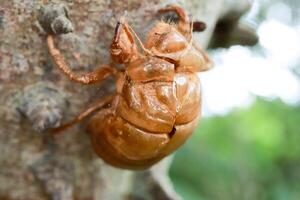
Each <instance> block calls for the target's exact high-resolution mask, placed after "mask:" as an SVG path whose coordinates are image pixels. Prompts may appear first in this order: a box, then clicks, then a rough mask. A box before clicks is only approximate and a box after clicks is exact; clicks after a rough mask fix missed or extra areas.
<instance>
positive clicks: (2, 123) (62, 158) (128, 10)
mask: <svg viewBox="0 0 300 200" xmlns="http://www.w3.org/2000/svg"><path fill="white" fill-rule="evenodd" d="M50 2H55V3H59V4H60V3H61V4H64V5H66V6H67V7H68V9H69V17H70V20H71V22H72V24H73V26H74V33H70V34H66V35H61V36H58V37H56V38H55V40H56V44H57V45H58V47H59V48H60V49H61V50H62V52H63V54H64V56H65V57H66V59H67V61H68V63H69V64H70V66H71V67H72V69H73V70H74V71H76V72H84V71H90V70H92V69H93V68H94V67H96V65H97V64H99V63H103V64H104V63H109V62H110V59H109V46H110V41H111V39H112V37H113V34H114V27H115V25H116V22H117V20H118V18H119V17H120V16H122V15H124V14H126V18H127V20H128V22H129V24H131V25H132V26H133V28H134V30H136V32H137V33H138V35H140V36H142V37H143V36H145V34H146V32H147V30H148V29H149V27H151V26H152V25H153V24H154V23H155V20H157V19H158V18H157V16H156V10H157V9H158V8H160V7H162V6H164V5H166V4H167V3H170V2H171V3H179V5H182V6H183V7H184V8H185V9H186V10H187V11H188V12H189V13H190V14H191V15H192V16H193V20H200V21H204V22H206V23H207V27H208V28H207V30H206V31H205V32H204V33H201V34H200V33H197V34H195V37H194V38H195V40H196V42H198V43H200V44H201V45H202V47H206V46H207V45H208V42H209V40H210V38H211V36H212V33H213V30H214V27H215V25H216V23H217V21H218V20H219V18H220V17H221V16H224V10H226V9H227V7H226V5H227V4H228V3H226V2H228V0H227V1H225V0H210V1H205V0H193V1H187V0H186V1H184V0H181V1H164V0H151V1H146V0H129V1H118V0H111V1H108V0H74V1H69V0H61V1H50V0H35V1H33V0H0V199H11V200H27V199H30V200H43V199H53V200H69V199H77V200H87V199H95V200H102V199H105V200H107V199H108V200H110V199H112V200H118V199H146V200H148V199H149V200H150V199H180V197H179V196H178V195H176V193H175V192H174V191H173V189H172V186H171V184H170V182H169V180H168V177H167V169H168V166H169V160H168V159H165V160H164V161H162V162H161V163H159V164H158V165H157V166H154V167H153V168H152V169H150V170H146V171H139V172H132V171H126V170H120V169H116V168H113V167H110V166H109V165H106V164H105V163H103V161H102V160H101V159H99V158H98V157H97V156H96V155H95V154H94V152H93V150H92V147H91V144H90V141H89V138H88V136H87V135H85V134H84V128H83V127H84V123H83V125H77V126H75V127H72V128H71V129H69V130H67V131H66V133H65V134H62V135H59V136H58V137H56V138H54V139H53V138H50V137H49V136H48V135H47V133H46V131H45V130H46V129H47V128H51V127H54V126H55V125H57V124H58V123H60V122H65V121H67V120H68V119H71V118H72V117H73V116H75V115H76V114H78V113H79V112H80V111H82V110H84V109H85V108H87V107H88V106H89V105H90V104H91V103H92V102H94V101H95V100H97V99H99V98H102V97H103V96H105V95H107V94H109V93H111V92H112V91H113V90H114V84H113V81H112V80H111V79H108V80H107V81H104V82H103V83H100V84H96V85H93V86H84V85H80V84H76V83H73V82H71V81H69V80H68V79H67V78H66V77H65V76H64V75H62V74H61V73H60V71H59V70H58V69H57V68H56V67H55V66H54V64H53V63H52V62H51V60H50V57H49V54H48V52H47V47H46V43H45V42H46V34H45V32H44V31H43V29H42V28H41V26H40V25H39V23H38V21H37V10H38V9H39V8H40V7H41V6H43V5H46V4H48V3H50ZM241 2H243V1H241ZM245 2H246V1H245ZM225 8H226V9H225ZM228 10H229V9H228ZM228 10H227V11H226V12H230V11H228ZM169 159H170V158H169Z"/></svg>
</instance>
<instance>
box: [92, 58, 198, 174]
mask: <svg viewBox="0 0 300 200" xmlns="http://www.w3.org/2000/svg"><path fill="white" fill-rule="evenodd" d="M124 80H125V81H122V84H123V85H122V87H119V88H120V91H119V92H118V97H117V98H115V101H114V103H113V105H116V106H113V107H111V108H108V109H106V110H103V111H102V112H100V113H98V114H97V115H96V116H94V117H93V118H92V119H91V121H90V123H89V126H88V132H89V133H90V135H91V139H92V144H93V146H94V149H95V151H96V153H97V154H98V155H99V156H100V157H102V158H103V159H104V160H105V161H106V162H108V163H110V164H111V165H114V166H117V167H122V168H129V169H143V168H146V167H149V166H151V165H152V164H154V163H156V162H157V161H159V160H160V159H162V158H163V157H165V156H167V155H168V154H170V153H171V152H172V151H174V150H175V149H177V148H178V147H179V146H181V145H182V144H183V143H184V142H185V141H186V139H187V138H188V137H189V136H190V135H191V133H192V132H193V130H194V128H195V126H196V124H197V121H198V118H199V113H200V101H201V100H200V83H199V80H198V77H197V75H196V74H194V73H190V72H187V73H184V72H180V73H176V72H175V66H174V64H172V63H170V62H167V61H165V60H163V59H161V58H155V57H144V58H141V59H139V60H136V61H135V62H133V63H131V64H130V65H129V66H128V67H127V68H126V71H125V77H124ZM99 121H100V122H101V123H99Z"/></svg>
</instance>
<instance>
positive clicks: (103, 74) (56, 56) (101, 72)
mask: <svg viewBox="0 0 300 200" xmlns="http://www.w3.org/2000/svg"><path fill="white" fill-rule="evenodd" d="M47 45H48V49H49V53H50V55H51V57H52V59H53V61H54V63H55V64H56V65H57V67H58V68H59V69H60V70H61V71H62V72H63V73H64V74H66V75H67V76H68V77H69V78H70V79H71V80H72V81H75V82H79V83H83V84H92V83H95V82H98V81H101V80H103V79H105V78H107V77H108V76H109V75H115V74H117V70H116V69H115V68H113V67H111V66H109V65H101V66H99V67H97V68H96V70H95V71H93V72H89V73H85V74H76V73H74V72H73V71H72V70H71V69H70V67H69V66H68V65H67V63H66V61H65V59H64V57H63V55H62V54H61V52H60V50H59V49H57V48H56V47H55V45H54V39H53V36H52V35H48V36H47Z"/></svg>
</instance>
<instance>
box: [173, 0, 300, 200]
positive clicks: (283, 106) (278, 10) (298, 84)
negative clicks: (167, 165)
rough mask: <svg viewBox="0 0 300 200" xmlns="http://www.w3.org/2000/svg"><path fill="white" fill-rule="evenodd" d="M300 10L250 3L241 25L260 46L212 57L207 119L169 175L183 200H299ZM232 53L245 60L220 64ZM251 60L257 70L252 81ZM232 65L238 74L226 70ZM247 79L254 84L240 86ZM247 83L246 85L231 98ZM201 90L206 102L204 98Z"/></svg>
mask: <svg viewBox="0 0 300 200" xmlns="http://www.w3.org/2000/svg"><path fill="white" fill-rule="evenodd" d="M299 4H300V1H299V0H294V1H292V0H289V1H282V0H281V1H279V0H275V1H270V0H269V1H255V2H254V5H253V8H252V9H251V11H250V12H249V13H248V14H247V15H246V16H245V17H244V19H243V20H244V22H247V23H250V24H252V25H253V26H254V27H255V29H256V30H257V32H258V36H259V43H258V44H256V45H255V46H253V47H243V46H235V47H230V48H227V49H213V50H211V51H210V53H211V56H212V58H213V60H214V61H215V67H214V69H213V70H212V72H207V76H209V77H206V78H205V77H204V81H202V82H203V91H204V103H203V109H204V117H203V118H202V120H201V122H200V124H199V127H198V128H197V130H196V131H195V133H194V135H193V136H192V138H191V139H190V140H188V142H187V143H186V144H185V145H184V146H183V147H182V148H181V149H180V150H179V151H177V153H176V155H175V158H174V161H173V164H172V166H171V170H170V175H171V179H172V181H173V182H174V187H175V190H176V191H177V192H178V193H179V194H180V195H181V196H182V197H183V198H184V199H185V200H202V199H203V200H244V199H249V200H250V199H251V200H260V199H270V200H271V199H272V200H273V199H274V200H299V199H300V104H299V100H300V98H299V96H300V90H299V88H300V75H299V74H300V73H299V71H300V70H299V63H300V62H299V60H300V59H299V57H300V50H299V48H300V42H299V41H300V20H299V19H300V18H299V12H300V6H299ZM270 24H271V25H270ZM274 24H275V26H274ZM266 27H267V28H266ZM280 27H281V28H282V29H280ZM268 33H269V35H268ZM290 35H293V36H295V38H293V37H290ZM276 37H277V38H276ZM297 37H298V38H297ZM268 42H269V43H268ZM270 43H271V44H270ZM272 43H273V44H272ZM230 51H231V53H228V52H230ZM235 52H246V54H247V56H238V57H239V59H240V60H239V61H232V60H235V58H233V59H222V58H223V57H224V55H225V56H227V58H228V55H232V56H233V57H234V54H235ZM244 58H246V59H244ZM216 60H217V61H216ZM218 60H221V61H218ZM251 60H256V61H257V60H259V62H257V63H258V64H257V65H259V63H260V65H261V66H260V65H259V66H256V67H258V68H256V71H255V72H254V73H253V74H251V73H249V72H250V71H249V69H253V67H254V66H253V65H252V63H251V62H252V61H251ZM231 62H234V63H231ZM243 62H247V63H248V64H247V63H245V64H243ZM249 62H250V64H249ZM274 63H275V64H274ZM233 65H237V67H241V68H242V69H243V70H236V68H234V67H233V68H230V66H233ZM228 66H229V67H228ZM226 67H228V71H229V72H228V73H227V74H226V73H225V71H227V69H224V68H226ZM247 67H248V68H249V69H248V68H247ZM264 67H266V69H265V68H264ZM229 68H230V69H229ZM273 69H274V70H273ZM214 70H215V71H214ZM218 70H219V71H220V70H223V71H224V73H217V72H218ZM230 70H232V71H230ZM276 70H277V72H278V73H276V75H275V73H274V71H276ZM278 70H279V71H278ZM280 70H281V71H280ZM223 71H220V72H223ZM245 71H246V75H247V74H248V76H250V75H252V77H250V78H249V80H250V79H251V81H252V82H251V81H249V80H248V79H247V78H246V77H245V78H243V76H245V74H242V73H243V72H245ZM209 73H211V74H210V75H209ZM233 73H234V76H235V77H239V78H238V79H237V80H236V82H233V83H232V84H229V85H226V84H227V83H228V80H233V79H234V78H232V77H227V78H226V76H230V74H233ZM239 73H240V74H239ZM216 74H221V75H220V76H217V75H216ZM259 74H260V75H259ZM259 76H261V77H260V78H259ZM257 77H258V78H257ZM272 77H273V78H272ZM208 79H209V80H208ZM219 79H224V81H225V82H224V84H225V86H224V87H225V88H222V87H221V86H222V85H223V84H222V82H215V81H217V80H219ZM246 79H247V80H246ZM244 80H245V82H246V84H241V85H242V86H239V88H238V89H237V90H231V88H234V87H236V86H235V85H239V82H240V83H241V82H243V81H244ZM226 81H227V82H226ZM233 81H234V80H233ZM272 81H273V82H272ZM206 84H212V85H216V84H217V85H218V84H219V85H220V87H214V88H215V90H216V91H215V93H214V92H210V91H212V90H214V88H210V87H209V86H207V85H206ZM255 84H256V85H258V86H256V87H255V86H253V85H255ZM226 86H228V87H227V88H226ZM243 87H244V88H243ZM206 90H209V92H208V93H210V96H209V95H208V96H205V91H206ZM224 90H226V91H224ZM245 91H246V92H247V94H246V95H245ZM270 91H272V92H270ZM239 92H240V93H243V94H244V95H239ZM218 93H220V95H218ZM227 96H229V97H233V98H228V97H227ZM241 96H242V97H241ZM239 98H240V99H241V100H238V99H239ZM231 99H234V101H232V100H231ZM210 102H213V103H210ZM228 102H229V103H228ZM230 102H231V103H232V102H233V103H232V104H230ZM214 108H218V109H214ZM222 108H223V109H222Z"/></svg>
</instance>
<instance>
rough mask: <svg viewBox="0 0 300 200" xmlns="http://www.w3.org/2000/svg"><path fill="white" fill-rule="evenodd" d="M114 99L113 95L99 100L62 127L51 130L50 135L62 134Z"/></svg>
mask: <svg viewBox="0 0 300 200" xmlns="http://www.w3.org/2000/svg"><path fill="white" fill-rule="evenodd" d="M114 97H115V95H111V96H108V97H105V98H104V99H101V100H99V101H98V102H96V103H95V105H93V106H92V107H90V108H88V109H87V110H85V111H83V112H82V113H80V114H79V115H78V116H77V117H75V118H74V119H73V120H71V121H69V122H67V123H65V124H63V125H60V126H59V127H57V128H54V129H51V134H52V135H57V134H60V133H62V131H63V130H65V129H67V128H69V127H71V126H73V125H75V124H77V123H79V122H81V121H82V120H83V119H85V118H86V117H88V116H89V115H91V114H92V113H94V112H95V111H97V110H99V109H101V108H103V106H105V105H107V104H109V103H111V102H112V101H113V99H114Z"/></svg>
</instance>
